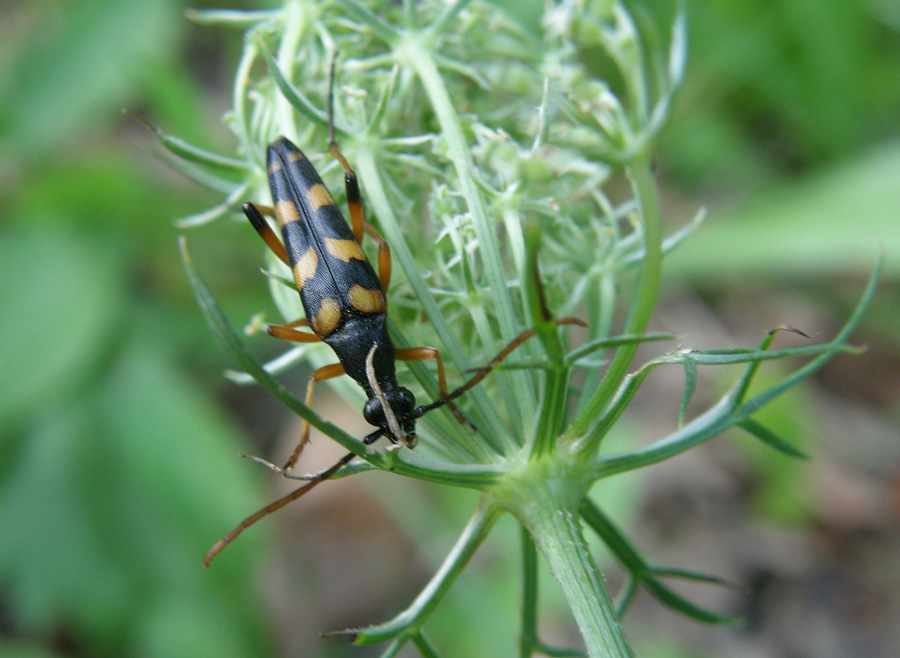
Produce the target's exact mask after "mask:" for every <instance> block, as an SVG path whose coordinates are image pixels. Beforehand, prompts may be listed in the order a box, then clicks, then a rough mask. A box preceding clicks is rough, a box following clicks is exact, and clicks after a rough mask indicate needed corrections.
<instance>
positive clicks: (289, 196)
mask: <svg viewBox="0 0 900 658" xmlns="http://www.w3.org/2000/svg"><path fill="white" fill-rule="evenodd" d="M332 66H333V64H332ZM333 76H334V71H333V68H332V78H331V80H332V83H331V87H332V89H331V90H330V92H329V96H328V117H329V122H328V128H329V146H328V149H329V151H330V153H331V154H332V156H333V157H334V158H335V159H336V160H337V161H338V163H339V164H340V165H341V168H342V169H343V171H344V187H345V190H346V197H347V206H348V210H349V214H350V221H351V223H350V225H348V224H347V221H346V220H345V219H344V216H343V214H342V213H341V211H340V210H339V209H338V207H337V205H336V204H335V202H334V198H333V197H332V196H331V194H330V193H329V191H328V189H327V188H326V187H325V184H324V183H323V182H322V179H321V178H320V176H319V174H318V172H317V171H316V169H315V168H314V167H313V165H312V164H311V163H310V162H309V160H308V159H307V158H306V156H305V155H304V153H303V152H302V151H301V150H300V149H299V148H297V146H295V145H294V144H293V143H292V142H291V141H290V140H288V139H287V138H286V137H279V138H277V139H276V140H275V141H273V142H272V143H271V144H270V145H269V146H268V148H267V151H266V170H267V175H268V182H269V188H270V190H271V193H272V201H273V207H271V208H269V207H265V206H257V205H255V204H253V203H250V202H247V203H244V204H243V206H242V210H243V211H244V214H245V215H246V216H247V219H248V220H249V221H250V224H251V225H252V226H253V228H254V229H256V232H257V233H258V234H259V235H260V237H261V238H262V239H263V240H264V241H265V243H266V244H267V245H268V246H269V248H270V249H271V250H272V252H273V253H274V254H275V255H276V256H277V257H278V259H279V260H281V261H282V262H283V263H284V264H285V265H287V266H288V267H289V268H290V269H291V272H292V274H293V279H294V283H295V285H296V288H297V290H298V292H299V293H300V301H301V303H302V305H303V309H304V312H305V317H304V318H301V319H299V320H295V321H293V322H289V323H287V324H280V325H269V327H268V328H267V331H268V333H269V334H270V335H272V336H275V337H276V338H281V339H283V340H288V341H292V342H298V343H311V342H318V341H322V342H324V343H326V344H327V345H328V346H329V347H331V349H332V350H334V352H335V355H336V356H337V358H338V363H335V364H331V365H326V366H323V367H321V368H319V369H317V370H316V371H315V372H313V374H312V376H311V377H310V380H309V384H308V385H307V389H306V405H307V406H312V401H313V391H314V389H315V385H316V383H318V382H320V381H324V380H327V379H331V378H333V377H338V376H340V375H343V374H347V375H349V376H350V377H352V378H353V380H354V381H355V382H356V383H357V384H359V386H360V387H362V389H363V391H364V392H365V394H366V398H367V400H366V403H365V407H364V409H363V415H364V417H365V419H366V421H367V422H369V423H370V424H371V425H374V426H375V427H376V429H375V430H374V431H373V432H371V433H370V434H368V435H367V436H366V437H365V439H364V440H363V442H364V443H365V444H367V445H368V444H371V443H374V442H375V441H376V440H377V439H379V438H380V437H382V436H386V437H387V438H388V439H389V440H391V441H392V442H394V443H399V442H404V443H405V444H406V445H407V446H410V447H412V446H413V445H414V443H415V425H416V420H417V419H418V418H420V417H422V416H423V415H425V414H426V413H427V412H429V411H431V410H433V409H436V408H438V407H441V406H444V405H446V406H448V407H449V408H450V409H451V411H452V412H453V414H454V415H455V416H456V418H457V420H458V421H459V422H460V423H462V424H468V425H470V426H471V427H472V428H473V429H475V426H474V425H473V424H472V423H471V422H470V421H468V419H466V418H465V416H463V415H462V413H461V412H460V411H459V409H457V407H456V406H455V405H454V404H453V400H455V399H456V398H458V397H459V396H461V395H462V394H463V393H465V392H466V391H468V390H469V389H470V388H472V387H473V386H475V385H476V384H478V383H479V382H480V381H481V380H482V379H484V378H485V377H486V376H487V375H488V373H489V372H490V371H491V370H492V369H493V368H494V367H495V366H496V365H497V364H499V363H500V362H501V361H502V360H503V359H505V358H506V357H507V356H508V355H509V354H510V353H511V352H512V351H513V350H515V349H516V348H517V347H518V346H519V345H521V344H522V343H523V342H525V341H526V340H528V339H529V338H531V337H532V336H534V335H535V331H534V329H529V330H527V331H525V332H523V333H522V334H520V335H519V336H518V337H517V338H515V339H514V340H513V341H511V342H510V343H509V344H508V345H507V346H506V347H505V348H504V349H503V350H502V351H501V352H500V353H499V354H498V355H497V356H495V357H494V358H493V359H492V360H491V361H490V362H488V364H487V365H485V366H484V367H482V368H479V369H477V371H476V373H475V374H474V375H473V376H472V377H471V378H470V379H469V380H468V381H467V382H465V383H464V384H463V385H462V386H460V387H459V388H457V389H456V390H454V391H453V392H449V393H448V391H447V383H446V378H445V375H444V364H443V360H442V358H441V355H440V352H439V351H438V350H437V349H435V348H433V347H412V348H403V349H396V348H395V346H394V344H393V342H392V341H391V337H390V335H389V334H388V330H387V295H386V290H387V288H388V285H389V284H390V278H391V255H390V247H389V246H388V244H387V242H385V240H384V239H383V238H382V237H381V236H380V235H379V234H378V232H377V231H376V230H375V229H374V228H373V227H372V226H371V225H370V224H369V223H368V222H366V219H365V211H364V208H363V201H362V197H361V195H360V189H359V180H358V179H357V176H356V172H355V171H354V170H353V168H352V167H351V166H350V164H349V162H348V161H347V159H346V157H344V154H343V153H342V152H341V150H340V149H339V148H338V146H337V142H336V141H335V138H334V123H333V80H334V78H333ZM264 215H270V216H272V217H274V218H275V219H276V220H277V222H278V225H279V227H280V229H281V236H282V239H281V240H279V238H278V236H277V235H276V234H275V231H274V230H273V229H272V227H271V226H270V225H269V223H268V221H267V220H266V219H265V217H264ZM364 235H369V236H370V237H371V238H373V239H374V240H375V242H376V243H377V245H378V273H377V274H376V272H375V270H374V268H373V267H372V265H371V264H370V263H369V260H368V259H367V258H366V255H365V253H364V252H363V250H362V247H361V243H362V240H363V236H364ZM554 322H555V323H556V324H558V325H565V324H579V325H582V326H584V325H585V323H584V322H583V321H581V320H579V319H577V318H556V319H554ZM298 327H309V329H311V330H312V331H311V333H310V332H306V331H301V330H300V329H298ZM426 359H434V361H435V362H436V364H437V378H438V390H439V392H440V397H438V399H436V400H434V401H433V402H431V403H430V404H424V405H421V406H416V399H415V396H414V395H413V393H412V392H411V391H410V390H409V389H407V388H405V387H403V386H400V385H399V384H398V382H397V375H396V362H397V361H398V360H400V361H420V360H426ZM309 432H310V423H309V421H307V420H305V419H304V421H303V425H302V426H301V430H300V439H299V441H298V443H297V447H296V448H295V449H294V452H293V453H292V454H291V456H290V458H289V459H288V461H287V463H286V464H285V465H284V467H281V468H279V467H277V466H275V465H273V464H270V463H269V462H266V461H265V460H262V459H258V458H252V459H254V460H256V461H259V462H261V463H263V464H265V465H267V466H269V467H270V468H272V469H273V470H275V471H277V472H279V473H281V474H282V475H284V476H285V477H288V478H293V479H301V480H308V481H307V482H306V484H304V485H303V486H302V487H300V488H299V489H296V490H295V491H293V492H291V493H290V494H288V495H286V496H284V497H283V498H281V499H279V500H277V501H275V502H274V503H271V504H270V505H268V506H267V507H265V508H263V509H261V510H259V511H258V512H256V513H255V514H253V515H252V516H250V517H248V518H247V519H245V520H244V521H243V522H241V523H240V524H239V525H238V526H237V527H235V528H234V530H232V531H231V532H230V533H229V534H227V535H226V536H225V537H223V538H222V539H221V540H220V541H219V542H218V543H216V544H215V545H214V546H213V547H212V548H211V549H210V551H209V552H208V553H207V554H206V556H205V557H204V559H203V564H204V566H206V567H208V566H209V564H210V562H211V561H212V559H213V558H214V557H215V556H216V555H217V554H218V553H219V552H220V551H221V550H222V549H223V548H224V547H225V546H226V545H227V544H229V543H230V542H231V541H232V540H233V539H234V538H235V537H237V535H238V534H240V533H241V532H242V531H243V530H244V529H245V528H247V527H249V526H250V525H252V524H253V523H255V522H256V521H258V520H259V519H260V518H262V517H264V516H266V515H268V514H271V513H272V512H274V511H275V510H277V509H280V508H281V507H283V506H284V505H286V504H288V503H289V502H291V501H293V500H296V499H297V498H299V497H300V496H302V495H304V494H305V493H306V492H307V491H309V490H310V489H312V488H313V487H314V486H316V485H318V484H319V483H320V482H322V481H324V480H326V479H328V478H329V477H331V476H332V475H334V474H335V473H336V472H337V471H338V470H339V469H340V468H341V467H342V466H344V465H346V464H348V463H349V462H350V461H351V460H352V459H353V457H354V453H352V452H351V453H349V454H347V455H346V456H344V457H343V458H342V459H341V460H339V461H338V462H337V463H336V464H334V465H333V466H331V467H330V468H327V469H325V470H324V471H321V472H320V473H317V474H311V475H300V476H294V475H292V474H291V473H290V470H291V469H292V468H293V467H294V465H295V464H296V462H297V459H298V458H299V457H300V453H301V452H302V450H303V447H304V446H305V445H306V443H307V442H308V441H309Z"/></svg>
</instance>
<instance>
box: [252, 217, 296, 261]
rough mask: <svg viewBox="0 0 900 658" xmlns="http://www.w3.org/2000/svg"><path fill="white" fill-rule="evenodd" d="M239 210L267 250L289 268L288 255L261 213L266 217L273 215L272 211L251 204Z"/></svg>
mask: <svg viewBox="0 0 900 658" xmlns="http://www.w3.org/2000/svg"><path fill="white" fill-rule="evenodd" d="M241 208H242V209H243V211H244V214H245V215H247V219H249V220H250V223H251V224H252V225H253V228H255V229H256V232H257V233H259V237H261V238H262V239H263V240H264V241H265V243H266V244H267V245H269V249H271V250H272V252H273V253H274V254H275V255H276V256H278V258H279V260H281V262H282V263H284V264H285V265H287V266H288V267H290V266H291V264H290V262H289V261H288V255H287V251H286V250H285V248H284V245H283V244H282V243H281V240H279V239H278V236H277V235H275V231H273V230H272V227H271V226H269V222H267V221H266V220H265V219H264V218H263V213H265V214H267V215H272V214H274V213H273V211H272V209H271V208H267V207H264V206H260V207H257V206H254V205H253V204H252V203H245V204H244V205H243V206H241Z"/></svg>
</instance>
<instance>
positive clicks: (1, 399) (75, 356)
mask: <svg viewBox="0 0 900 658" xmlns="http://www.w3.org/2000/svg"><path fill="white" fill-rule="evenodd" d="M0 276H2V278H3V281H5V282H7V283H6V285H4V286H2V287H0V308H2V309H3V312H2V313H0V336H3V340H2V341H0V372H3V373H4V376H3V377H0V418H3V419H4V422H3V424H4V425H5V428H0V440H2V438H3V436H4V434H5V432H4V429H5V430H9V429H11V426H12V425H13V424H14V422H15V421H16V419H20V418H23V417H24V416H26V415H28V414H30V413H33V412H34V411H35V409H36V407H38V406H39V405H40V406H43V405H46V406H47V407H52V406H53V405H54V404H56V403H58V402H59V400H61V399H63V398H66V397H67V396H68V395H70V393H71V391H72V390H73V389H74V388H76V387H79V386H81V385H82V383H83V381H84V377H85V371H86V370H87V369H88V368H89V367H91V366H92V364H93V363H94V362H95V361H97V360H99V359H100V358H101V357H102V354H103V352H105V351H106V350H107V341H108V340H109V338H110V336H111V335H112V330H113V328H114V327H115V326H116V322H117V319H116V314H117V313H118V312H119V310H120V305H121V301H122V292H123V291H122V285H121V281H120V278H121V276H122V271H121V270H120V269H118V268H117V266H116V259H115V258H114V257H111V256H110V254H109V253H108V252H104V251H101V250H99V249H98V248H97V245H96V244H95V243H93V242H90V241H87V240H85V239H83V238H81V237H79V236H77V235H76V234H74V233H71V232H69V231H67V230H64V229H60V230H56V231H49V230H40V229H38V230H28V231H13V232H6V233H5V234H4V236H3V240H2V241H0Z"/></svg>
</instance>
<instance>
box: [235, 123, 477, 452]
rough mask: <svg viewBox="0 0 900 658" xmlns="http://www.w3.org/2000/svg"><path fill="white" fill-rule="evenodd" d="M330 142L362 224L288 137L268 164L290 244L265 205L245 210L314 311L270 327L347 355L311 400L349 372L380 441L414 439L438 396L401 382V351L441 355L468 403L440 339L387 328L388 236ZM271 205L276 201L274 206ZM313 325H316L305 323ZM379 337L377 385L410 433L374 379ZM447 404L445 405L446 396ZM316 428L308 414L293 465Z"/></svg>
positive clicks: (322, 372) (318, 374)
mask: <svg viewBox="0 0 900 658" xmlns="http://www.w3.org/2000/svg"><path fill="white" fill-rule="evenodd" d="M330 151H331V153H332V154H333V155H334V157H335V158H336V159H337V160H338V162H340V163H341V166H342V167H343V168H344V173H345V176H344V180H345V184H346V190H347V205H348V206H349V209H350V218H351V221H352V223H353V228H352V229H351V228H350V226H348V225H347V222H346V220H345V219H344V217H343V215H342V214H341V211H340V210H339V209H338V207H337V206H336V205H335V203H334V199H333V198H332V197H331V194H330V193H329V192H328V190H327V189H326V187H325V185H324V184H323V183H322V179H321V178H320V177H319V174H318V173H317V172H316V170H315V168H314V167H313V166H312V164H310V162H309V160H307V159H306V157H305V156H304V154H303V152H302V151H300V149H298V148H297V147H296V146H294V144H292V143H291V142H290V141H289V140H288V139H287V138H285V137H280V138H278V139H277V140H275V141H274V142H272V144H270V145H269V148H268V154H267V163H266V165H267V169H268V176H269V187H270V188H271V191H272V200H273V202H274V208H273V210H272V211H271V212H272V214H273V215H274V216H275V218H276V219H277V220H278V224H279V226H280V227H281V234H282V237H283V239H284V243H283V244H282V243H281V242H280V241H279V240H278V238H277V237H276V235H275V233H274V231H272V229H271V228H270V227H269V224H268V223H267V222H266V220H265V219H264V218H263V215H262V213H261V212H260V209H259V208H258V207H257V206H255V205H253V204H252V203H245V204H244V206H243V210H244V213H245V214H246V215H247V218H248V219H249V220H250V223H251V224H253V227H254V228H255V229H256V230H257V232H258V233H259V234H260V236H262V238H263V240H265V241H266V243H267V244H268V245H269V247H270V248H271V249H272V251H273V252H274V253H275V254H276V256H278V258H279V259H281V260H282V261H283V262H284V263H285V264H286V265H287V266H288V267H290V268H291V271H292V272H293V276H294V283H295V284H296V286H297V290H298V291H299V292H300V300H301V302H302V304H303V309H304V311H305V313H306V317H305V318H303V319H301V320H297V321H296V322H291V323H289V324H285V325H274V326H270V327H269V328H268V331H269V333H270V334H271V335H273V336H276V337H277V338H282V339H284V340H289V341H295V342H315V341H320V340H321V341H323V342H325V343H327V344H328V345H329V346H330V347H331V348H332V349H333V350H334V352H335V354H336V355H337V357H338V360H339V363H336V364H333V365H329V366H324V367H322V368H319V369H318V370H316V371H315V372H314V373H313V375H312V377H311V379H310V382H309V386H308V388H307V392H306V404H307V405H308V406H311V405H312V397H313V389H314V387H315V384H316V382H320V381H322V380H325V379H330V378H332V377H337V376H339V375H343V374H347V375H350V377H352V378H353V380H354V381H356V383H357V384H359V385H360V386H361V387H362V388H363V390H364V391H365V392H366V396H367V398H368V401H367V402H366V406H365V409H364V412H363V413H364V415H365V418H366V421H368V422H369V423H370V424H372V425H374V426H376V427H377V428H378V430H376V431H375V432H374V433H373V434H372V435H370V436H368V437H366V438H367V442H372V441H374V440H375V439H377V438H379V437H380V436H387V437H388V438H390V439H391V440H392V441H395V442H396V441H398V440H401V438H402V439H403V440H405V441H407V442H410V441H412V440H413V439H414V437H415V421H416V419H417V418H419V417H420V416H422V415H423V414H424V413H425V412H426V411H429V410H430V409H432V408H434V405H425V406H421V407H416V400H415V397H414V396H413V394H412V393H411V392H410V391H409V389H407V388H404V387H402V386H399V385H398V384H397V376H396V372H395V367H394V364H395V362H396V361H397V360H401V361H415V360H423V359H434V360H435V361H436V362H437V371H438V386H439V390H440V393H441V398H439V400H438V401H439V402H440V403H441V404H449V405H450V406H451V408H453V411H454V413H456V414H457V417H458V418H459V419H460V420H461V422H465V420H464V418H463V417H462V415H461V414H459V411H458V410H457V409H456V408H455V407H454V406H453V403H452V402H450V400H449V399H448V393H447V386H446V380H445V377H444V364H443V361H442V359H441V355H440V353H439V352H438V351H437V350H436V349H434V348H432V347H413V348H406V349H401V350H397V349H395V348H394V344H393V342H392V341H391V338H390V336H389V335H388V331H387V299H386V295H385V291H386V289H387V287H388V284H389V283H390V278H391V257H390V249H389V247H388V245H387V243H386V242H385V241H384V240H383V239H382V238H381V236H380V235H378V233H377V232H376V231H375V229H374V228H372V226H371V225H370V224H368V223H366V221H365V215H364V211H363V205H362V199H361V198H360V193H359V183H358V181H357V178H356V173H355V172H354V171H353V169H352V168H351V167H350V165H349V164H348V163H347V160H346V158H345V157H344V155H343V154H342V153H341V152H340V150H339V149H338V148H337V146H336V144H335V143H334V142H333V141H332V143H331V145H330ZM266 210H267V211H268V209H266ZM364 233H366V234H368V235H370V236H372V237H373V238H374V239H375V241H376V242H377V243H378V275H376V274H375V271H374V270H373V268H372V266H371V264H370V263H369V261H368V259H367V258H366V255H365V253H364V252H363V250H362V247H361V242H362V237H363V234H364ZM300 326H309V328H310V329H312V333H308V332H304V331H299V330H298V329H297V327H300ZM373 346H377V349H376V351H375V353H374V355H373V359H372V368H373V370H374V376H375V380H376V382H377V385H378V388H379V389H380V392H381V394H382V396H383V399H384V400H385V401H386V403H387V404H388V406H389V407H390V411H391V412H393V415H394V416H395V418H396V419H397V421H398V423H399V426H400V429H401V431H402V432H403V434H404V436H403V437H396V436H393V433H392V432H391V431H390V427H389V423H388V414H386V413H385V410H384V409H383V408H382V402H381V400H380V399H379V396H377V395H376V392H375V390H373V386H372V385H371V382H370V380H369V376H368V374H367V372H366V367H365V364H366V357H367V356H368V355H369V352H370V351H371V350H372V348H373ZM438 406H440V405H438ZM308 438H309V423H308V422H304V424H303V427H302V429H301V433H300V441H299V442H298V445H297V449H296V450H295V451H294V454H293V455H291V458H290V459H289V460H288V462H287V464H286V465H285V469H290V468H292V467H293V465H294V463H295V462H296V461H297V458H298V457H299V454H300V451H301V450H302V449H303V446H304V444H305V443H306V442H307V440H308Z"/></svg>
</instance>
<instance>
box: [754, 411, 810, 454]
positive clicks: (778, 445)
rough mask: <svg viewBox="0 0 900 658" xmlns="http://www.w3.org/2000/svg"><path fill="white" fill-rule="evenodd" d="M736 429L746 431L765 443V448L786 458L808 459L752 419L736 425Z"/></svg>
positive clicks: (801, 452) (800, 451)
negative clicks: (767, 447)
mask: <svg viewBox="0 0 900 658" xmlns="http://www.w3.org/2000/svg"><path fill="white" fill-rule="evenodd" d="M738 427H741V428H743V429H745V430H747V431H748V432H749V433H750V434H752V435H753V436H755V437H756V438H757V439H759V440H760V441H762V442H763V443H765V444H766V445H767V446H770V447H772V448H774V449H775V450H777V451H778V452H782V453H784V454H785V455H787V456H788V457H796V458H798V459H809V455H808V454H806V453H805V452H803V451H802V450H798V449H797V448H795V447H794V446H792V445H791V444H790V443H788V442H787V441H785V440H784V439H782V438H781V437H780V436H778V435H777V434H775V432H773V431H772V430H770V429H769V428H768V427H766V426H765V425H763V424H762V423H758V422H756V421H755V420H753V419H752V418H748V419H747V420H745V421H744V422H742V423H739V424H738Z"/></svg>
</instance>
